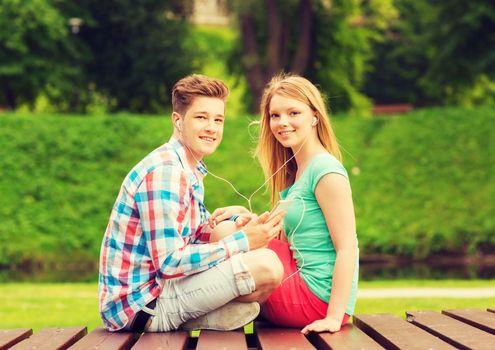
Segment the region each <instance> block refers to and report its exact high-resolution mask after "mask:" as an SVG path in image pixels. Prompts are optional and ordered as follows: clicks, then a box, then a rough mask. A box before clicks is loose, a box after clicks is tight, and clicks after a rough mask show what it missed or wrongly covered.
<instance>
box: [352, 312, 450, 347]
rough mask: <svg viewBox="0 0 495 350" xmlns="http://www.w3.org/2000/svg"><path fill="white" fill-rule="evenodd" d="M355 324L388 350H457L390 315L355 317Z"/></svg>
mask: <svg viewBox="0 0 495 350" xmlns="http://www.w3.org/2000/svg"><path fill="white" fill-rule="evenodd" d="M353 322H354V324H355V325H356V326H357V327H359V328H360V329H361V330H363V331H364V332H365V333H366V334H368V335H369V336H370V337H372V338H373V339H374V340H376V341H377V342H378V343H379V344H380V345H382V346H384V347H385V348H387V349H408V350H415V349H417V350H420V349H421V350H424V349H429V350H440V349H442V350H443V349H455V348H454V347H453V346H451V345H449V344H447V343H445V342H444V341H442V340H440V339H438V338H437V337H435V336H434V335H431V334H430V333H428V332H426V331H424V330H422V329H420V328H418V327H415V326H413V325H412V324H410V323H408V322H406V321H404V320H403V319H400V318H398V317H396V316H393V315H390V314H371V315H354V316H353Z"/></svg>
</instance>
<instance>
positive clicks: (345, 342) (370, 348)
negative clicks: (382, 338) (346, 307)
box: [309, 324, 383, 350]
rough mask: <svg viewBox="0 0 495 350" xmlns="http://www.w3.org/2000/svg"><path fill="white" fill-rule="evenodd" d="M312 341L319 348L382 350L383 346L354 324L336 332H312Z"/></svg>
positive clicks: (322, 349)
mask: <svg viewBox="0 0 495 350" xmlns="http://www.w3.org/2000/svg"><path fill="white" fill-rule="evenodd" d="M309 338H310V340H311V342H312V343H313V344H314V345H315V346H316V348H317V349H319V350H330V349H331V350H382V349H383V347H382V346H380V345H379V344H378V343H377V342H375V341H374V340H373V339H371V338H370V337H369V336H368V335H366V333H364V332H363V331H361V330H360V329H359V328H357V327H356V326H354V325H352V324H346V325H345V326H343V327H342V328H341V330H340V331H339V332H336V333H328V332H325V333H310V336H309Z"/></svg>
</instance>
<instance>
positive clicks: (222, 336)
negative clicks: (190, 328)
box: [196, 330, 248, 350]
mask: <svg viewBox="0 0 495 350" xmlns="http://www.w3.org/2000/svg"><path fill="white" fill-rule="evenodd" d="M247 348H248V347H247V342H246V337H245V335H244V331H242V332H241V331H230V332H219V331H204V330H203V331H201V334H200V335H199V340H198V345H197V346H196V350H247Z"/></svg>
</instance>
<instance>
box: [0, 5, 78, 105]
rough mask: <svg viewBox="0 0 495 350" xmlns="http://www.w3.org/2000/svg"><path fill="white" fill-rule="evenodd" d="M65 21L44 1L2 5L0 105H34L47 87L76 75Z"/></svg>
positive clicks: (0, 22)
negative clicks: (72, 65) (70, 63)
mask: <svg viewBox="0 0 495 350" xmlns="http://www.w3.org/2000/svg"><path fill="white" fill-rule="evenodd" d="M70 58H71V45H70V42H69V33H68V29H67V27H66V26H65V19H64V18H63V17H62V16H61V14H60V13H59V12H58V11H57V9H56V8H55V7H54V6H53V5H52V2H51V1H44V0H26V1H23V0H2V2H1V3H0V89H1V91H0V104H6V105H7V106H8V107H9V108H11V109H15V108H16V107H17V106H18V105H19V104H21V103H33V102H34V100H35V99H36V97H37V96H38V94H39V93H40V92H42V91H43V90H44V89H45V88H47V86H50V85H52V86H53V85H60V84H61V83H63V82H64V81H66V80H69V78H70V77H71V76H72V75H73V73H74V71H73V70H72V68H71V67H70V66H69V62H70Z"/></svg>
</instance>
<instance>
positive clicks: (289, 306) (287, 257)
mask: <svg viewBox="0 0 495 350" xmlns="http://www.w3.org/2000/svg"><path fill="white" fill-rule="evenodd" d="M268 248H269V249H271V250H273V251H274V252H275V253H277V255H278V257H279V259H280V261H281V262H282V264H283V266H284V280H285V279H286V278H287V277H288V276H290V275H292V274H294V275H292V277H291V278H289V279H288V280H286V281H284V282H282V284H281V285H280V286H279V287H278V288H277V289H275V290H274V291H273V293H272V294H271V295H270V297H269V298H268V300H267V301H266V302H265V303H264V304H263V305H262V313H263V316H264V317H265V318H266V319H267V320H269V321H270V322H272V323H274V324H276V325H279V326H283V327H295V328H303V327H304V326H307V325H308V324H310V323H312V322H314V321H316V320H320V319H322V318H325V317H326V315H327V310H328V303H325V302H324V301H322V300H321V299H320V298H318V297H317V296H316V295H314V294H313V292H311V290H310V289H309V288H308V286H307V285H306V282H304V280H303V279H302V278H301V276H300V275H299V272H297V273H295V272H296V271H297V266H296V261H295V260H294V258H293V256H292V251H291V250H290V249H289V244H288V243H286V242H283V241H280V240H278V239H274V240H272V241H271V242H270V243H269V244H268ZM348 319H349V315H347V314H345V315H344V319H343V320H342V324H345V323H347V320H348Z"/></svg>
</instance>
